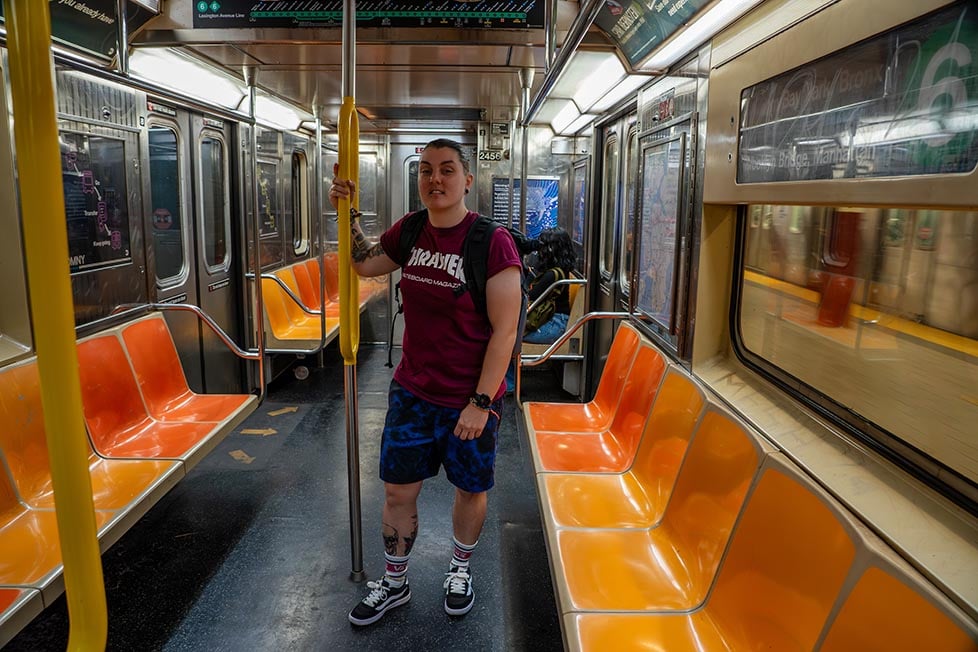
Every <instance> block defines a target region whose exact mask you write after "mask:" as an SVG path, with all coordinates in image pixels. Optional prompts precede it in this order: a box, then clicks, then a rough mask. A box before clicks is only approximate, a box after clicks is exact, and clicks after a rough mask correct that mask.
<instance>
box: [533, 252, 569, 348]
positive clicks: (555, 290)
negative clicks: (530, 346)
mask: <svg viewBox="0 0 978 652" xmlns="http://www.w3.org/2000/svg"><path fill="white" fill-rule="evenodd" d="M549 271H551V272H553V273H554V283H556V282H557V281H562V280H564V270H562V269H560V268H559V267H554V268H553V269H551V270H549ZM544 273H546V272H544ZM559 295H560V287H559V286H558V287H553V286H551V287H550V289H549V290H548V291H547V295H546V297H545V298H544V299H543V301H541V302H540V303H538V304H537V305H536V306H534V307H533V308H532V309H531V310H530V312H529V313H528V314H527V315H526V329H525V330H524V331H523V333H524V334H526V333H532V332H533V331H535V330H537V329H538V328H540V327H541V326H543V325H544V324H546V323H547V322H548V321H550V319H551V318H552V317H553V316H554V312H556V310H557V297H558V296H559Z"/></svg>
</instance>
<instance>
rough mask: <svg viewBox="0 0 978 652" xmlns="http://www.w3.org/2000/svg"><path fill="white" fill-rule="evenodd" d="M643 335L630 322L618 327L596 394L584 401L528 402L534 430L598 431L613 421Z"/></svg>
mask: <svg viewBox="0 0 978 652" xmlns="http://www.w3.org/2000/svg"><path fill="white" fill-rule="evenodd" d="M640 341H641V337H640V336H639V334H638V331H636V330H635V328H634V327H633V326H631V325H629V324H628V323H622V324H621V325H620V326H619V327H618V332H617V333H616V334H615V339H614V341H613V342H612V343H611V350H610V351H609V352H608V359H607V361H606V362H605V365H604V370H603V371H602V372H601V380H600V381H598V390H597V392H595V394H594V398H593V399H592V400H591V401H590V402H588V403H584V404H577V403H539V402H527V403H526V404H525V406H524V413H525V414H526V418H527V421H528V422H529V423H530V425H532V427H533V429H534V430H541V431H559V432H595V431H600V430H605V429H606V428H608V426H610V425H611V420H612V419H613V418H614V416H615V409H616V408H617V407H618V400H619V399H620V398H621V392H622V389H623V388H624V387H625V378H626V377H627V376H628V371H629V369H630V368H631V366H632V361H633V360H634V359H635V354H636V353H637V352H638V347H639V343H640Z"/></svg>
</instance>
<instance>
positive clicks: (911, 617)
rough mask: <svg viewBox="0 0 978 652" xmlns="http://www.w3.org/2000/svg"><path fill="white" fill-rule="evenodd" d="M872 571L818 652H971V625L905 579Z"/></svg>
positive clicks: (975, 643)
mask: <svg viewBox="0 0 978 652" xmlns="http://www.w3.org/2000/svg"><path fill="white" fill-rule="evenodd" d="M892 572H895V571H894V570H893V569H889V572H888V571H887V570H884V569H882V568H880V567H878V566H875V565H873V566H870V567H869V568H867V569H866V570H865V571H864V572H863V574H862V575H861V576H860V578H859V581H858V582H857V583H856V586H855V587H853V589H852V591H851V592H850V593H849V594H848V596H846V601H845V602H844V603H843V605H842V608H841V609H840V611H839V613H838V614H836V616H835V618H834V620H833V621H832V624H831V627H830V628H829V631H828V634H827V635H826V637H825V641H824V643H822V646H821V647H820V648H819V650H820V651H821V652H862V651H863V650H886V652H919V651H920V650H928V652H975V650H978V635H976V632H975V624H974V623H971V622H969V621H968V619H967V617H965V616H964V615H962V614H960V613H959V610H958V609H957V608H956V607H955V606H954V605H952V604H950V603H949V602H948V601H947V600H946V599H944V598H943V596H938V595H937V594H936V593H935V592H934V591H933V590H932V589H929V588H923V586H922V585H923V583H924V581H925V580H923V578H918V579H917V580H916V582H917V583H919V587H920V588H914V587H913V586H911V582H912V580H911V579H910V578H909V574H907V573H900V572H898V574H899V575H900V577H896V576H894V575H893V574H891V573H892ZM951 614H953V616H954V617H952V615H951Z"/></svg>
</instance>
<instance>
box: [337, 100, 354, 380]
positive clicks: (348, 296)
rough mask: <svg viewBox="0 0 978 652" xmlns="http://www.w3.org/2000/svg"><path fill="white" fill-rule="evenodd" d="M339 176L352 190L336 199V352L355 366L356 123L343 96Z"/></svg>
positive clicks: (351, 103) (351, 104) (347, 101)
mask: <svg viewBox="0 0 978 652" xmlns="http://www.w3.org/2000/svg"><path fill="white" fill-rule="evenodd" d="M338 127H339V137H340V152H339V164H340V169H339V175H340V178H341V179H351V180H353V182H354V183H355V184H356V191H355V192H354V193H353V195H352V196H351V197H349V198H346V197H343V198H340V202H339V206H338V210H337V219H338V221H339V249H340V251H339V256H340V265H339V271H340V353H342V354H343V361H344V363H345V364H347V365H355V364H356V363H357V351H358V350H359V347H360V279H359V277H358V276H357V274H356V272H355V271H354V270H353V267H352V266H351V265H350V262H349V261H350V248H351V246H352V243H351V242H350V240H351V235H350V219H351V218H350V207H352V208H354V209H359V208H360V178H359V177H360V161H359V156H360V151H359V150H360V122H359V120H358V119H357V112H356V107H355V104H354V102H353V98H352V97H344V98H343V104H342V106H340V122H339V125H338Z"/></svg>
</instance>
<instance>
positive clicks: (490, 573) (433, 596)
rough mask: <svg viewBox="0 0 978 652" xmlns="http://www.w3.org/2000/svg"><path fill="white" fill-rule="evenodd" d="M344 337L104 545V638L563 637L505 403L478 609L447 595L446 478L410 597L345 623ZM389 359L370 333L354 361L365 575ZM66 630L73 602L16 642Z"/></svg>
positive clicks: (534, 378) (520, 444) (431, 506)
mask: <svg viewBox="0 0 978 652" xmlns="http://www.w3.org/2000/svg"><path fill="white" fill-rule="evenodd" d="M335 349H336V347H335V346H333V347H329V350H328V351H327V352H326V354H325V364H324V366H323V368H315V366H314V365H310V367H311V372H312V373H311V375H310V377H309V378H308V379H306V380H304V381H298V380H295V379H294V378H293V376H292V373H291V372H286V373H285V374H283V375H282V376H281V377H280V378H279V379H277V380H276V381H275V382H273V383H272V384H271V385H270V386H269V391H268V395H267V397H266V399H265V402H264V403H263V404H262V405H261V406H259V408H258V409H257V410H256V411H255V413H253V414H252V415H251V416H250V417H249V418H248V419H247V420H246V421H245V423H244V424H242V425H241V426H239V427H238V428H237V429H236V430H235V431H234V432H233V433H232V434H230V435H229V436H228V437H227V438H226V439H225V440H224V441H223V442H221V444H220V445H219V446H218V447H217V448H216V449H215V450H214V451H213V452H211V453H210V454H209V455H208V456H207V457H206V458H205V459H204V460H203V461H202V462H201V463H200V464H199V465H197V467H195V468H194V469H192V470H191V472H190V473H189V474H188V475H187V477H185V478H184V479H182V480H181V481H180V482H179V483H178V484H177V485H176V486H175V487H174V488H173V489H172V490H171V491H170V492H169V493H168V494H167V495H166V496H164V497H163V498H162V500H160V501H159V502H158V503H157V504H156V505H155V506H154V507H153V508H152V509H151V510H150V511H149V512H148V513H147V514H146V515H145V516H144V517H143V518H142V519H141V520H140V521H139V522H138V523H136V524H135V525H134V526H133V527H132V528H131V529H130V530H129V531H128V532H127V533H126V534H125V535H123V537H122V538H121V539H120V540H119V541H118V542H117V543H116V544H115V545H114V546H112V548H110V549H109V550H108V551H107V552H106V553H105V554H103V555H102V564H103V573H104V576H105V586H106V599H107V603H108V613H109V622H108V644H107V649H108V650H140V651H142V650H208V651H212V650H235V651H238V650H333V651H345V650H412V651H414V650H419V651H420V650H424V651H426V652H435V651H438V650H466V651H467V652H481V651H486V652H490V651H492V652H495V651H501V650H532V651H534V652H540V651H543V652H545V651H548V650H560V649H561V647H562V645H561V636H560V624H559V617H558V614H557V610H556V606H555V602H554V596H553V588H552V583H551V578H550V568H549V563H548V561H547V552H546V546H545V543H544V539H543V533H542V529H541V524H540V516H539V510H538V507H537V502H536V489H535V486H534V480H533V474H532V470H531V469H532V466H531V462H530V459H529V455H530V453H529V450H528V449H527V447H526V442H525V434H523V429H522V426H519V425H518V424H517V420H518V419H519V412H518V410H517V408H516V402H515V401H513V400H512V399H510V398H507V399H506V400H505V405H504V411H505V413H504V418H503V424H502V427H501V431H500V436H499V453H498V458H497V467H496V486H495V487H494V488H493V489H492V491H491V492H490V494H489V512H488V516H487V519H486V524H485V527H484V530H483V533H482V537H481V539H480V541H479V545H478V547H477V549H476V552H475V555H474V556H473V561H472V573H473V581H474V584H473V586H474V589H475V593H476V599H475V606H474V607H473V609H472V611H471V612H470V613H469V614H468V615H466V616H464V617H461V618H454V617H451V616H448V615H447V614H446V613H445V611H444V608H443V606H442V601H443V597H444V594H443V589H442V583H443V580H444V573H445V572H446V571H447V570H448V561H449V559H450V558H451V534H452V532H451V500H452V494H453V491H452V487H451V485H450V484H449V483H448V481H447V480H446V479H445V475H444V473H441V474H440V475H439V476H438V477H436V478H433V479H431V480H429V481H427V482H426V483H425V486H424V489H423V490H422V493H421V497H420V502H419V522H420V531H419V536H418V542H417V544H416V545H415V548H414V551H413V553H412V555H411V565H410V570H409V577H410V582H411V592H412V596H411V601H410V602H409V603H408V604H406V605H405V606H403V607H400V608H397V609H395V610H393V611H390V612H388V613H387V615H386V616H385V617H384V618H383V619H381V620H380V621H379V622H377V623H375V624H374V625H371V626H368V627H364V628H358V627H354V626H353V625H351V624H350V623H349V621H348V620H347V613H348V612H349V610H350V609H351V608H352V607H353V606H354V605H355V604H356V602H357V601H358V600H359V599H360V598H362V597H363V596H364V595H366V589H365V584H364V583H362V582H361V583H356V582H353V581H352V580H351V579H350V571H351V568H352V553H351V550H352V546H351V539H350V516H349V501H348V490H347V452H346V451H347V447H346V441H345V437H346V435H345V431H346V426H345V411H344V390H343V375H344V374H343V365H342V359H341V358H340V356H339V354H338V353H337V352H336V350H335ZM386 359H387V350H386V348H385V347H383V346H368V345H364V346H361V349H360V354H359V364H358V366H357V376H358V378H357V385H358V389H359V392H358V395H359V437H360V474H361V478H360V486H361V505H362V530H363V546H362V547H363V562H364V564H363V565H364V570H365V571H366V574H367V578H368V579H375V578H377V577H378V576H379V575H380V574H381V573H382V572H383V545H382V540H381V537H380V511H381V505H382V501H383V486H382V483H381V482H380V480H379V478H378V476H377V459H378V451H379V441H380V432H381V429H382V427H383V422H384V414H385V412H386V407H387V403H386V396H387V387H388V384H389V382H390V377H391V370H390V369H388V368H387V367H386V366H385V364H384V363H385V362H386ZM524 387H525V388H526V392H525V395H526V394H527V393H528V394H529V396H531V397H533V399H534V400H568V399H567V397H568V395H567V394H565V393H564V392H563V391H562V390H560V389H559V383H558V382H557V380H556V377H555V375H554V374H553V373H552V372H549V371H546V370H544V371H537V370H534V371H532V372H531V373H528V374H526V376H525V385H524ZM292 408H296V409H295V410H293V409H292ZM246 430H247V431H251V432H253V433H255V434H244V433H243V432H242V431H246ZM272 431H274V432H272ZM67 639H68V616H67V608H66V602H65V599H64V596H62V597H61V598H59V599H58V600H57V601H56V602H55V603H54V604H53V605H52V606H51V607H49V608H48V609H46V610H45V611H44V613H42V614H41V615H40V616H39V617H38V618H36V619H35V620H34V622H32V623H31V624H30V625H28V626H27V627H26V628H25V629H24V630H23V631H21V633H20V634H19V635H18V636H17V637H16V638H14V639H13V640H12V641H11V642H10V643H9V644H8V646H7V647H6V648H5V649H6V650H9V651H10V652H14V651H21V650H31V651H32V652H37V651H39V650H64V649H65V646H66V643H67Z"/></svg>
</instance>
